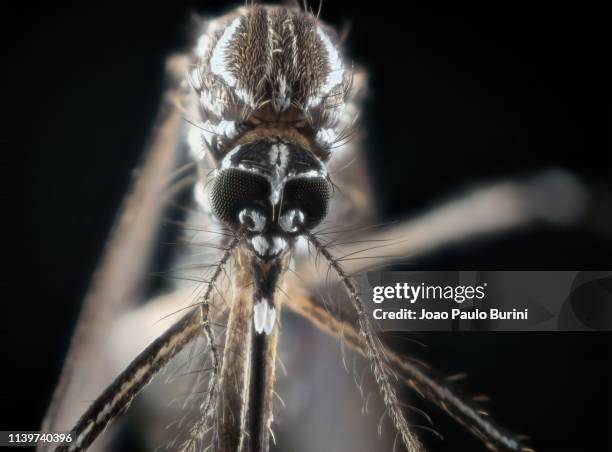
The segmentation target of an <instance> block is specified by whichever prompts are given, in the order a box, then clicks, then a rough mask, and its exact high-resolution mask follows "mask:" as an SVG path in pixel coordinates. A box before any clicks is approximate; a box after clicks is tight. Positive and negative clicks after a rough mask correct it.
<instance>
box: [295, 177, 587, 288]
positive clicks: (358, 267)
mask: <svg viewBox="0 0 612 452" xmlns="http://www.w3.org/2000/svg"><path fill="white" fill-rule="evenodd" d="M587 201H588V200H587V193H586V190H585V188H584V187H583V186H582V184H581V183H580V181H579V180H577V179H576V178H575V177H574V176H572V175H571V174H569V173H567V172H565V171H562V170H558V169H552V170H548V171H542V172H540V173H537V174H536V175H534V176H531V177H529V178H526V179H523V180H515V181H507V182H497V183H494V184H491V185H489V186H483V187H479V188H477V189H476V190H472V191H470V192H468V193H466V194H464V195H463V196H460V197H458V198H456V199H453V200H451V201H449V202H447V203H445V204H442V205H440V206H438V207H436V208H433V209H431V210H430V211H428V212H425V213H423V214H422V215H420V216H418V217H416V218H413V219H410V220H407V221H403V222H400V223H399V224H397V225H395V226H392V227H389V228H386V229H384V230H380V231H377V232H371V230H370V231H367V234H366V233H365V232H363V233H362V234H356V235H355V234H354V235H353V237H352V238H351V242H352V244H347V245H345V246H342V248H341V249H342V251H341V254H343V255H345V256H347V255H350V256H351V257H350V258H349V259H346V260H342V266H343V267H344V269H345V271H346V272H347V273H348V274H356V273H359V272H363V271H366V270H367V269H372V268H380V267H381V266H384V265H389V264H392V263H393V262H394V261H395V262H397V261H401V260H403V259H416V258H418V257H420V256H424V255H427V254H430V253H432V252H434V251H436V250H437V249H439V248H441V247H444V246H448V245H450V244H452V243H459V242H465V241H466V240H470V239H474V238H481V237H485V236H487V235H492V234H502V233H504V232H507V231H508V230H510V229H517V228H520V227H522V226H526V225H529V224H533V223H538V222H542V223H548V224H551V225H564V224H569V223H572V222H574V221H576V220H578V219H579V217H580V215H581V214H582V212H583V211H584V209H585V206H586V204H587ZM324 234H325V235H327V234H329V233H327V232H326V233H324ZM315 235H317V234H316V233H315ZM342 240H343V241H345V240H347V239H345V238H343V239H342ZM366 242H370V243H384V242H386V243H387V245H386V246H385V247H381V248H380V249H377V250H376V252H374V253H373V252H370V253H367V252H364V251H366V250H364V249H363V243H366ZM384 250H389V251H388V252H385V251H384ZM390 254H391V255H390ZM301 277H302V278H303V279H308V281H307V283H312V284H314V285H316V284H318V281H319V280H320V278H321V274H320V273H315V274H308V273H306V274H301ZM315 280H316V281H315Z"/></svg>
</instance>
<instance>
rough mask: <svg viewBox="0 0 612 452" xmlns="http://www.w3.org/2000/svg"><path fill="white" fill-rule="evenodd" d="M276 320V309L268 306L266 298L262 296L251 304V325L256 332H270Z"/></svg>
mask: <svg viewBox="0 0 612 452" xmlns="http://www.w3.org/2000/svg"><path fill="white" fill-rule="evenodd" d="M274 322H276V309H274V307H272V306H270V304H269V303H268V300H267V299H265V298H262V299H261V300H259V301H258V302H257V303H255V306H253V327H254V328H255V331H256V332H257V334H261V333H266V334H267V335H270V334H272V330H273V329H274Z"/></svg>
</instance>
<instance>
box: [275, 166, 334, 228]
mask: <svg viewBox="0 0 612 452" xmlns="http://www.w3.org/2000/svg"><path fill="white" fill-rule="evenodd" d="M283 197H284V199H285V200H286V201H287V205H288V209H292V208H293V209H298V210H300V211H301V212H302V213H303V215H304V216H305V219H304V220H303V223H304V227H305V228H306V229H312V228H314V227H315V226H317V225H318V224H319V223H320V222H321V221H323V218H325V216H326V215H327V207H328V204H329V198H330V197H331V184H330V183H329V181H328V180H327V179H326V178H324V177H300V178H296V179H291V180H289V181H288V182H287V184H286V185H285V190H284V194H283Z"/></svg>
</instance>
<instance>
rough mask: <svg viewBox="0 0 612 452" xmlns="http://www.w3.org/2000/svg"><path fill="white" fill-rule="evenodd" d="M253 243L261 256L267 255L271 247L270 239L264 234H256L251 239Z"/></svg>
mask: <svg viewBox="0 0 612 452" xmlns="http://www.w3.org/2000/svg"><path fill="white" fill-rule="evenodd" d="M251 244H252V245H253V249H254V250H255V252H256V253H257V254H259V255H260V256H262V257H263V256H265V255H266V254H267V253H268V248H270V243H269V242H268V239H266V238H265V237H264V236H262V235H256V236H255V237H253V238H252V239H251Z"/></svg>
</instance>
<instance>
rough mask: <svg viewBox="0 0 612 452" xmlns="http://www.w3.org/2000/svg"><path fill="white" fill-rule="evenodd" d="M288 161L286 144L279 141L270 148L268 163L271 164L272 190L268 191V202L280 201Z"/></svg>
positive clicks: (275, 202) (276, 202) (273, 203)
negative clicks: (272, 169)
mask: <svg viewBox="0 0 612 452" xmlns="http://www.w3.org/2000/svg"><path fill="white" fill-rule="evenodd" d="M288 162H289V149H287V146H286V145H284V144H282V143H279V144H276V145H274V146H272V148H271V149H270V164H272V165H273V168H274V171H273V173H272V180H271V181H270V182H271V184H272V191H271V193H270V202H272V205H276V204H278V203H279V202H280V196H281V191H282V188H283V185H284V181H285V179H286V176H287V163H288Z"/></svg>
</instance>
